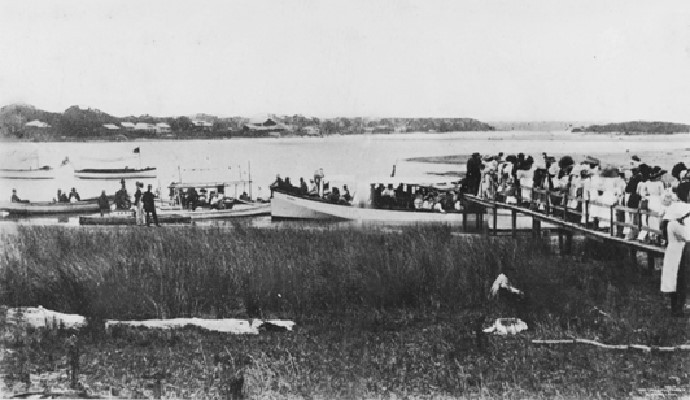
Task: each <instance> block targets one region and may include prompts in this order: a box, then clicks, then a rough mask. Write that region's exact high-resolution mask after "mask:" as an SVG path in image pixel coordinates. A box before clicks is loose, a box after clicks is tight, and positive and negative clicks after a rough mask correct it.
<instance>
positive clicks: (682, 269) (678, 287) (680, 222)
mask: <svg viewBox="0 0 690 400" xmlns="http://www.w3.org/2000/svg"><path fill="white" fill-rule="evenodd" d="M677 204H682V203H677ZM684 205H685V206H686V207H685V210H684V211H688V207H687V204H684ZM679 210H680V209H679V208H676V210H675V211H670V210H669V211H667V214H666V215H667V216H668V217H669V223H668V228H667V232H668V246H667V247H666V251H665V252H664V262H663V267H662V270H661V287H660V289H661V292H662V293H667V294H668V295H669V297H670V298H671V312H672V314H673V315H674V316H683V314H684V309H685V301H686V296H687V281H686V279H687V273H688V271H687V269H688V264H689V263H690V254H689V253H690V251H688V250H690V248H688V246H687V245H686V243H687V242H688V241H690V212H686V213H685V214H683V215H682V216H680V217H679V218H675V217H676V216H677V215H678V212H682V211H679Z"/></svg>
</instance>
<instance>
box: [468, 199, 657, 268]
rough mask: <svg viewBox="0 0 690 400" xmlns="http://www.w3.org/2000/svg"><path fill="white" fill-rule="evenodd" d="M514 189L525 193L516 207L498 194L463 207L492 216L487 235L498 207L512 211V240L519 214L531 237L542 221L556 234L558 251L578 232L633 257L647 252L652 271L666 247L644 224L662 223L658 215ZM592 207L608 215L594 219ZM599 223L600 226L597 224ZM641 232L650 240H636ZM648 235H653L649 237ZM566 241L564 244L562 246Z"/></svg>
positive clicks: (495, 227) (495, 228) (495, 224)
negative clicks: (476, 208)
mask: <svg viewBox="0 0 690 400" xmlns="http://www.w3.org/2000/svg"><path fill="white" fill-rule="evenodd" d="M516 190H517V191H518V192H519V193H520V194H526V196H515V198H516V200H517V204H511V203H508V202H506V199H507V196H505V195H502V194H501V193H499V192H497V191H494V192H493V193H494V194H493V196H492V197H491V198H486V197H482V196H478V195H469V194H465V195H464V199H465V202H466V204H474V205H476V206H479V207H481V208H482V209H483V210H484V211H490V212H492V213H493V215H492V217H493V225H492V226H493V229H492V228H491V225H490V227H489V233H490V234H493V235H496V234H498V209H499V208H501V209H509V210H511V231H512V235H513V236H514V237H515V236H516V232H517V228H516V218H517V214H522V215H525V216H529V217H532V234H533V235H534V236H538V235H540V234H541V223H542V222H546V223H548V224H550V225H552V226H553V227H554V229H555V230H557V231H558V235H559V237H558V239H559V248H560V249H561V250H563V249H564V248H567V249H570V248H571V246H572V235H573V233H578V234H581V235H584V236H585V237H587V238H591V239H595V240H597V241H612V242H615V243H617V244H620V245H625V246H627V247H629V248H630V250H631V255H633V256H634V255H636V252H637V251H644V252H646V253H647V264H648V269H649V270H653V269H654V263H655V258H656V257H659V256H662V255H663V253H664V250H665V248H664V246H663V245H662V241H661V238H662V236H663V231H662V230H661V229H657V228H655V227H651V226H649V224H648V222H647V220H648V219H649V218H650V217H652V218H659V220H661V217H662V214H660V213H658V212H655V211H651V210H646V209H643V208H640V207H638V208H630V207H626V206H623V205H620V204H613V205H609V204H604V203H601V202H597V201H592V200H590V199H588V198H586V197H584V196H575V197H571V196H569V193H568V192H569V191H566V192H561V191H551V190H548V189H541V188H533V187H521V188H518V189H516ZM516 194H517V193H516ZM573 201H574V202H575V204H577V206H576V207H571V206H570V205H569V203H571V202H573ZM593 206H594V207H605V208H608V213H607V216H603V215H602V213H601V212H597V213H596V214H595V215H594V216H593V215H592V207H593ZM626 214H627V217H626ZM626 219H627V220H628V222H626ZM601 222H603V223H602V224H600V223H601ZM477 223H478V224H480V223H481V219H478V220H477ZM606 223H608V227H605V226H604V227H600V225H606ZM626 227H627V228H629V229H630V233H631V236H632V237H631V238H626V237H625V232H624V228H626ZM640 232H644V233H645V235H643V236H644V237H645V238H650V237H651V238H652V240H648V239H645V240H637V237H638V235H639V233H640ZM649 233H651V234H652V235H648V234H649ZM564 239H565V240H564ZM566 240H567V245H564V241H566Z"/></svg>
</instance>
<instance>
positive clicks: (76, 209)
mask: <svg viewBox="0 0 690 400" xmlns="http://www.w3.org/2000/svg"><path fill="white" fill-rule="evenodd" d="M0 210H3V211H6V212H7V213H8V214H9V215H24V216H31V215H49V214H85V213H94V212H98V211H99V207H98V204H97V203H95V202H77V203H11V202H0Z"/></svg>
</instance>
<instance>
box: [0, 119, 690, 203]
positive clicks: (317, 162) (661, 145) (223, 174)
mask: <svg viewBox="0 0 690 400" xmlns="http://www.w3.org/2000/svg"><path fill="white" fill-rule="evenodd" d="M135 148H139V150H140V152H139V154H135V153H134V152H133V151H134V149H135ZM689 148H690V135H687V134H683V135H640V136H622V135H592V134H573V133H570V132H458V133H444V134H438V133H406V134H390V135H364V136H361V135H356V136H329V137H323V138H321V137H318V138H271V139H228V140H186V141H169V140H166V141H134V142H88V143H71V142H61V143H24V142H3V143H0V155H1V156H2V160H1V161H0V166H1V167H2V168H8V167H10V168H11V167H15V168H18V167H28V166H29V165H31V164H32V163H33V164H34V166H35V165H36V164H40V165H50V166H52V167H54V168H57V177H56V179H51V180H34V181H30V180H27V181H22V180H14V179H12V180H9V179H5V180H3V179H0V195H2V196H6V197H7V199H8V200H9V196H10V195H11V190H12V188H16V189H17V191H18V195H19V197H20V198H22V199H29V200H32V201H41V200H52V199H53V198H54V197H55V195H56V192H57V190H58V189H62V190H63V191H65V190H67V191H69V189H70V188H72V187H74V188H76V189H77V190H78V191H79V193H80V195H81V196H82V197H94V196H98V195H99V194H100V193H101V190H106V192H107V193H109V194H112V193H114V192H115V191H116V190H118V189H119V187H120V183H119V181H117V180H114V181H113V180H110V181H107V180H84V179H76V178H74V176H73V169H75V168H76V169H79V168H107V167H111V168H122V167H124V166H128V167H130V168H138V167H145V166H155V167H156V168H158V176H157V178H156V179H149V180H145V183H151V184H153V185H154V187H160V188H161V190H162V193H163V195H164V196H165V195H167V186H168V185H169V184H170V182H173V181H178V180H180V179H182V180H183V181H206V182H207V181H229V180H241V179H244V180H247V179H248V178H249V177H250V175H251V179H252V181H253V185H252V195H253V197H257V196H263V197H267V196H268V194H269V191H268V185H269V184H270V183H271V182H272V181H274V180H275V177H276V174H280V175H281V177H286V176H287V177H290V178H291V180H292V181H293V182H294V183H298V182H299V178H300V177H304V178H305V179H309V178H310V177H312V176H313V174H314V171H315V170H316V169H318V168H322V169H323V171H324V173H325V175H326V179H327V180H328V177H329V176H330V177H334V176H341V177H342V176H347V177H348V180H349V181H351V182H352V183H354V184H355V185H354V187H355V191H356V192H359V193H360V194H363V193H366V194H367V195H368V190H367V188H368V183H369V182H370V181H371V180H372V177H383V176H388V175H390V173H391V170H392V167H393V165H394V164H395V165H397V171H396V173H397V174H398V175H411V176H420V175H424V174H428V173H448V172H450V173H454V172H455V173H457V172H459V171H460V170H461V169H464V167H463V166H461V165H459V164H430V163H423V162H410V161H406V159H408V158H413V157H440V156H454V155H467V154H471V153H472V152H475V151H478V152H480V153H482V154H483V155H484V154H496V153H498V152H499V151H503V152H504V153H506V154H515V153H517V152H524V153H525V154H527V155H533V156H534V157H535V158H537V157H539V155H540V154H541V152H547V153H549V154H571V155H574V156H584V155H595V156H598V157H600V158H601V159H602V161H603V162H604V163H607V162H611V163H614V164H623V163H625V162H627V161H628V160H629V159H630V156H631V155H633V154H637V155H640V156H641V157H642V159H643V161H645V162H647V163H649V164H651V165H657V164H658V165H661V166H662V167H664V168H666V169H668V170H670V168H671V167H672V165H673V164H675V163H676V162H677V161H685V162H686V164H688V165H690V149H689ZM65 158H69V159H70V165H68V166H67V167H59V166H60V164H61V161H62V160H64V159H65ZM22 159H23V160H22ZM127 188H128V190H129V191H131V192H133V191H134V182H128V183H127ZM237 190H238V192H239V193H241V192H242V191H243V190H244V191H247V192H249V187H248V186H244V187H241V186H240V187H238V188H237ZM239 193H238V194H239ZM231 194H232V193H231ZM362 198H363V196H360V199H362Z"/></svg>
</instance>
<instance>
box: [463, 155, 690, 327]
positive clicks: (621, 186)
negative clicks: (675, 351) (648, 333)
mask: <svg viewBox="0 0 690 400" xmlns="http://www.w3.org/2000/svg"><path fill="white" fill-rule="evenodd" d="M464 187H465V190H466V192H467V193H468V194H472V195H476V196H478V197H479V198H482V199H489V200H494V201H502V202H505V203H507V204H516V205H524V206H529V207H536V208H540V209H542V210H544V209H545V208H546V207H548V206H551V205H553V206H561V207H562V208H561V209H563V207H564V208H565V210H568V211H570V212H565V213H559V215H562V216H563V217H564V218H566V220H570V222H580V223H582V224H589V222H592V224H591V225H592V226H593V227H594V229H605V230H611V232H613V233H615V235H616V236H618V237H620V238H627V239H631V240H638V241H641V242H645V243H650V244H656V245H661V246H666V250H665V254H664V260H663V266H662V276H661V291H662V292H664V293H669V294H670V297H671V311H672V313H673V314H674V315H683V313H684V308H685V302H686V293H687V286H688V285H687V276H688V275H689V274H688V271H687V270H688V269H689V268H690V266H689V264H690V246H686V242H687V241H690V204H688V203H690V169H688V167H687V166H686V165H685V163H683V162H677V163H676V164H674V166H673V168H672V169H671V171H670V173H669V171H667V170H664V169H663V168H661V167H660V166H658V165H654V166H651V165H648V164H646V163H645V162H643V161H642V160H641V159H640V158H639V157H637V156H631V158H630V160H629V165H625V166H605V165H602V163H601V162H600V161H599V160H598V159H596V158H594V157H587V158H585V159H584V160H583V161H581V162H579V163H576V162H575V160H574V159H573V157H571V156H567V155H566V156H562V157H560V158H559V159H558V160H556V158H555V157H552V156H549V155H547V154H546V153H542V154H541V156H540V157H538V158H537V159H535V158H533V157H532V156H527V157H525V155H524V154H523V153H519V154H517V155H507V156H505V155H504V154H503V153H499V154H498V155H495V156H490V157H482V156H481V155H480V153H474V154H472V156H471V157H470V158H469V160H468V161H467V175H466V178H465V181H464ZM535 200H536V201H535ZM613 206H623V207H622V208H613ZM618 223H622V224H620V225H619V224H618ZM623 224H624V225H623ZM612 225H615V226H612ZM643 226H644V227H646V228H647V229H640V228H641V227H643Z"/></svg>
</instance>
